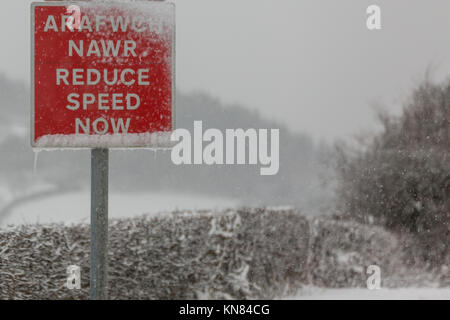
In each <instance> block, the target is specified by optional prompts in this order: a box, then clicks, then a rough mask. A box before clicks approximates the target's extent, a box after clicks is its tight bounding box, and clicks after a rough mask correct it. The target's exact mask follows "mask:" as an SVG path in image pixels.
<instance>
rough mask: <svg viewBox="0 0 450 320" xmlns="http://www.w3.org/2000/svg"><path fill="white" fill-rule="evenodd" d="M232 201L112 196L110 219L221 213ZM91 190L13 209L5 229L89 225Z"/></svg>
mask: <svg viewBox="0 0 450 320" xmlns="http://www.w3.org/2000/svg"><path fill="white" fill-rule="evenodd" d="M236 205H237V202H236V201H234V200H232V199H224V198H218V197H209V196H199V195H190V194H174V193H129V194H127V193H110V195H109V217H110V218H126V217H134V216H137V215H142V214H144V213H148V214H155V213H158V212H169V211H173V210H176V209H186V210H193V209H215V208H217V209H220V208H225V207H234V206H236ZM89 215H90V192H89V190H84V191H78V192H72V193H67V194H58V195H53V196H48V197H45V198H41V199H38V200H33V201H30V202H25V203H23V204H20V205H18V206H16V207H14V208H13V210H12V212H11V213H9V214H8V216H7V217H6V218H5V219H4V220H3V221H2V223H1V225H3V226H5V225H10V224H29V223H52V222H57V223H59V222H63V223H67V224H70V223H80V222H86V223H88V222H89Z"/></svg>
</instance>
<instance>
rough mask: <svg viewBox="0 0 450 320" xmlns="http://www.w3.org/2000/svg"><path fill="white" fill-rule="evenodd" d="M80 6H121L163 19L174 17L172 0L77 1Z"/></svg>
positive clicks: (137, 12)
mask: <svg viewBox="0 0 450 320" xmlns="http://www.w3.org/2000/svg"><path fill="white" fill-rule="evenodd" d="M77 5H78V6H80V7H81V8H98V7H110V8H123V9H126V10H127V11H135V13H136V14H145V15H151V16H157V17H161V18H165V19H170V18H174V10H173V6H174V5H175V3H174V2H173V1H130V0H114V1H104V0H96V1H85V2H77Z"/></svg>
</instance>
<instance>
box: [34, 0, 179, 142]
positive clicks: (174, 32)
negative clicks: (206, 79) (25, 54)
mask: <svg viewBox="0 0 450 320" xmlns="http://www.w3.org/2000/svg"><path fill="white" fill-rule="evenodd" d="M133 3H139V4H144V3H148V4H150V5H165V6H172V7H174V8H173V21H172V23H173V33H172V39H173V41H172V66H171V67H172V70H171V73H172V106H171V112H172V130H175V125H176V121H175V120H176V86H175V79H176V77H175V68H176V51H175V42H176V10H175V3H173V2H165V1H164V2H163V1H148V2H144V1H142V2H130V4H133ZM85 4H86V2H84V3H83V2H76V1H70V2H69V1H64V2H60V1H58V2H56V1H48V2H32V3H31V6H30V7H31V15H30V16H31V23H30V28H31V29H30V30H31V31H30V33H31V34H30V40H31V51H30V52H31V54H30V68H31V70H30V76H31V90H30V105H31V113H30V116H31V118H30V121H31V123H30V129H31V132H30V137H31V146H32V147H33V148H36V149H39V148H44V149H46V148H49V149H53V148H60V149H77V150H78V149H93V148H109V149H128V148H139V149H169V148H171V146H169V145H168V144H170V143H168V142H166V143H162V144H160V143H158V141H157V142H156V143H152V144H151V145H139V144H137V145H129V146H123V145H114V144H112V145H106V144H105V145H101V144H99V145H89V144H87V145H83V146H68V147H65V146H57V145H49V146H38V145H36V143H35V141H34V107H35V105H34V95H35V94H34V90H35V87H34V58H35V57H34V31H35V30H34V27H35V20H34V19H35V18H34V11H35V8H36V7H40V6H62V7H68V6H70V5H79V6H81V7H82V6H83V5H85ZM98 4H99V5H101V4H105V2H98ZM107 4H108V5H114V4H116V5H118V6H124V5H127V3H126V2H116V1H111V2H107ZM158 133H159V134H161V133H162V134H164V135H168V136H170V134H171V133H172V131H163V132H155V134H158ZM169 141H170V140H169Z"/></svg>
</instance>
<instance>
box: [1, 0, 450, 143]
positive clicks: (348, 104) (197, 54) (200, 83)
mask: <svg viewBox="0 0 450 320" xmlns="http://www.w3.org/2000/svg"><path fill="white" fill-rule="evenodd" d="M175 2H176V4H177V87H178V89H179V90H181V91H183V92H188V91H192V90H202V91H206V92H209V93H211V94H213V95H214V96H216V97H218V98H219V99H221V100H222V101H224V102H227V103H234V102H236V103H240V104H243V105H244V106H247V107H249V108H254V109H257V110H259V111H260V112H261V113H262V114H263V115H265V116H268V117H270V118H274V119H277V120H279V121H281V122H283V123H286V124H287V125H288V126H289V127H291V128H292V129H293V130H296V131H299V132H306V133H310V134H311V135H313V136H314V137H315V138H317V139H320V138H324V139H327V140H329V139H333V138H337V137H348V136H350V135H352V134H354V133H357V132H359V131H360V130H367V129H371V128H374V120H373V119H374V117H373V112H372V108H371V106H370V105H371V104H373V103H374V102H381V103H384V104H385V105H386V107H387V108H388V109H390V110H392V111H393V112H398V111H399V109H400V105H401V102H402V101H403V100H404V97H405V96H406V95H407V94H408V90H409V89H410V88H411V87H412V86H414V85H415V84H417V83H418V82H419V81H420V79H422V78H423V75H424V73H425V70H426V68H427V66H429V65H431V66H433V67H434V78H435V79H436V80H440V79H442V78H445V77H447V76H448V75H450V40H449V37H448V36H447V35H448V34H449V32H450V1H448V0H427V1H426V0H385V1H380V0H378V1H375V0H372V1H366V0H340V1H336V0H320V1H317V0H277V1H275V0H179V1H175ZM30 3H31V1H29V0H2V10H0V39H1V50H0V72H2V73H6V74H7V75H8V76H10V77H13V78H14V79H19V80H23V81H26V82H29V54H30V48H29V42H30V41H29V40H30V38H29V13H30V12H29V11H30V10H29V4H30ZM370 4H378V5H380V6H381V9H382V30H380V31H368V30H367V29H366V8H367V6H369V5H370ZM178 112H183V111H182V110H180V109H178Z"/></svg>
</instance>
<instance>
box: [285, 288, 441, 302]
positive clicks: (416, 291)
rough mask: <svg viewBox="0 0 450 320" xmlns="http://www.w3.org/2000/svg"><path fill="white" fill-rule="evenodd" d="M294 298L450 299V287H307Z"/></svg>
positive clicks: (292, 297) (289, 297) (291, 297)
mask: <svg viewBox="0 0 450 320" xmlns="http://www.w3.org/2000/svg"><path fill="white" fill-rule="evenodd" d="M283 299H289V300H290V299H293V300H449V299H450V288H398V289H386V288H381V289H379V290H369V289H364V288H345V289H328V288H317V287H307V288H303V289H302V290H300V292H299V293H298V294H296V295H294V296H288V297H284V298H283Z"/></svg>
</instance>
